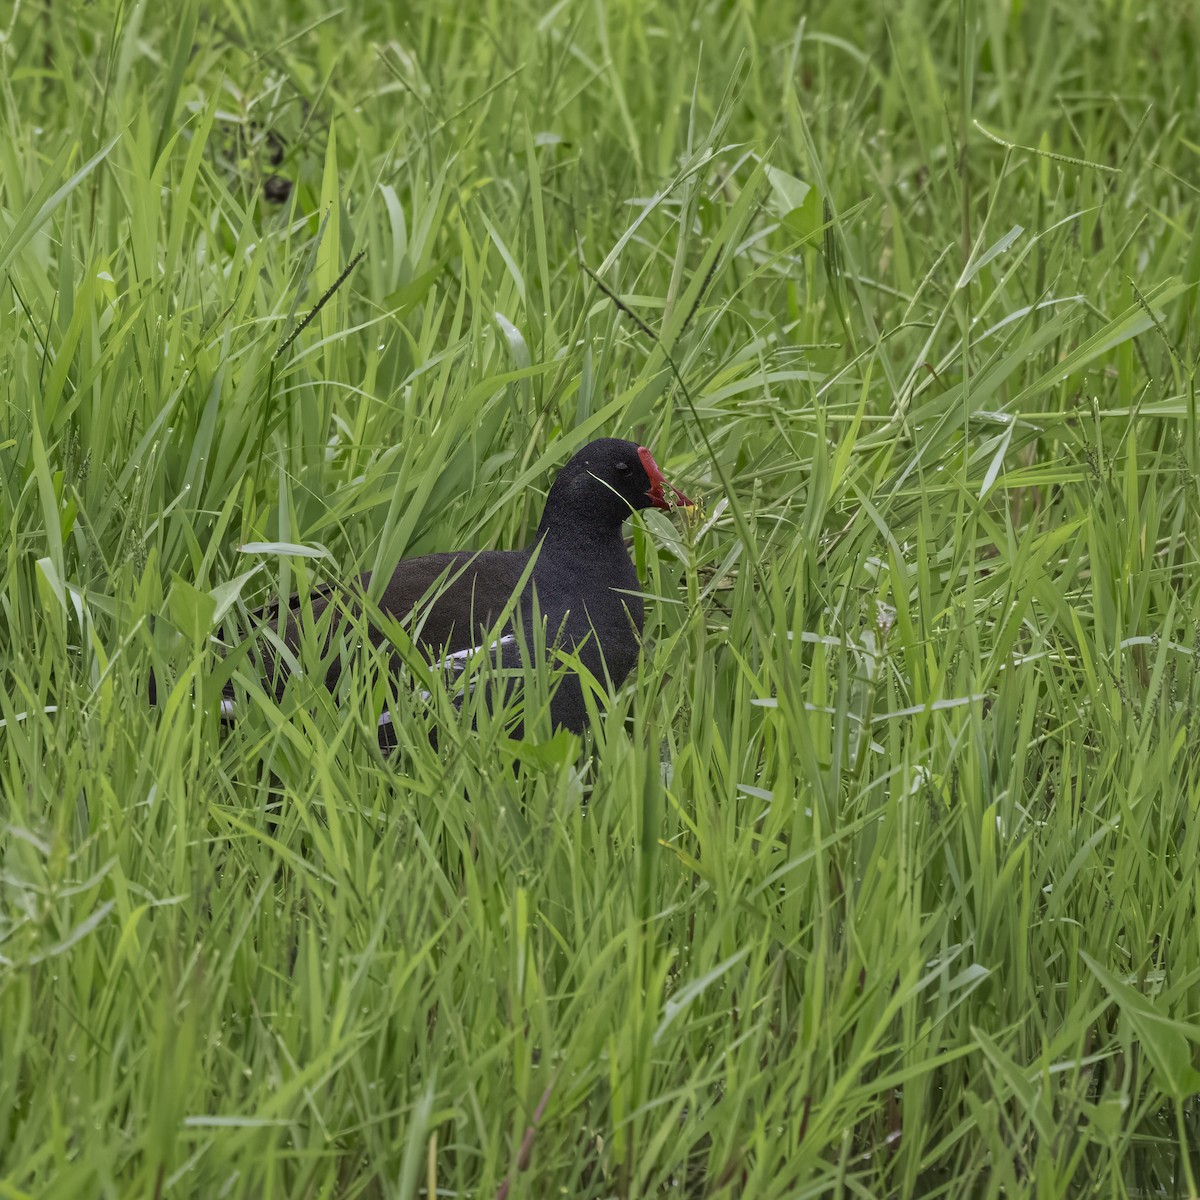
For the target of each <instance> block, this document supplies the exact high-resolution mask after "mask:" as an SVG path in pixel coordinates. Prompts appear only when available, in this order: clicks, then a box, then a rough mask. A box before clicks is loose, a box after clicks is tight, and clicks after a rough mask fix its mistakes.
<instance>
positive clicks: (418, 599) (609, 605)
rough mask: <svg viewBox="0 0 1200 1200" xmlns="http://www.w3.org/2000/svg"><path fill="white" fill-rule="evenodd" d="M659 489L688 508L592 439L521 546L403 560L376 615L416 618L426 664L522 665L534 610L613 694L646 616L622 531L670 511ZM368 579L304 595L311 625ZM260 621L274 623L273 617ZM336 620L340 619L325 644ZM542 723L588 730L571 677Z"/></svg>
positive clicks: (638, 457)
mask: <svg viewBox="0 0 1200 1200" xmlns="http://www.w3.org/2000/svg"><path fill="white" fill-rule="evenodd" d="M668 488H669V489H670V491H671V492H673V493H674V500H675V503H677V504H679V505H687V506H690V505H691V501H690V500H689V499H688V498H687V497H686V496H685V495H684V494H683V493H682V492H681V491H680V490H679V489H678V488H676V487H675V486H674V485H673V484H669V483H667V481H666V479H665V478H664V476H663V473H662V471H661V470H659V467H658V464H657V463H656V462H655V461H654V458H653V456H652V455H651V453H650V451H649V450H647V449H646V447H645V446H639V445H638V444H637V443H636V442H628V441H622V440H620V439H618V438H600V439H598V440H596V441H594V442H589V443H588V445H586V446H584V447H583V449H582V450H580V451H579V452H578V453H577V454H576V455H575V456H574V457H573V458H572V459H571V460H570V461H569V462H568V463H567V464H566V466H565V467H563V469H562V470H561V471H560V472H559V474H558V477H557V478H556V479H555V480H554V483H553V485H552V486H551V488H550V493H549V495H548V496H547V497H546V507H545V510H544V512H543V514H542V519H541V523H540V524H539V525H538V528H537V533H536V535H535V536H534V539H533V542H532V543H531V544H530V545H529V546H527V547H525V548H524V549H522V550H481V551H471V550H458V551H452V552H450V553H444V554H426V555H423V556H421V557H420V558H410V559H404V560H403V561H401V562H400V563H399V564H398V565H397V567H396V569H395V571H394V572H393V573H392V577H391V579H390V580H389V581H388V584H387V586H386V587H385V588H384V589H383V592H382V594H381V595H380V596H379V601H378V608H379V610H380V611H381V612H382V613H383V614H385V615H387V616H389V617H393V618H396V619H398V620H400V621H405V620H406V618H409V617H410V616H414V615H415V618H416V619H415V621H414V622H413V625H414V630H413V636H414V639H415V641H416V643H417V645H418V646H419V648H420V649H421V651H422V653H423V654H424V655H425V657H426V658H427V659H428V660H429V661H430V662H431V663H434V664H439V665H441V666H443V667H447V668H453V667H456V666H457V667H458V668H459V669H461V667H462V664H463V663H464V661H465V660H466V659H467V658H468V657H470V656H471V655H472V654H474V653H475V652H476V650H478V649H480V648H481V647H483V646H484V645H486V646H487V647H488V649H489V651H490V652H491V653H492V657H493V660H494V661H495V662H497V663H498V664H500V665H501V666H505V667H508V666H516V665H519V663H520V656H519V655H520V647H521V646H522V645H524V646H526V647H530V648H532V647H533V646H534V645H535V644H536V643H537V639H536V638H535V635H534V626H533V622H534V614H535V611H536V613H537V614H538V615H539V616H540V617H541V619H542V620H543V621H544V623H545V629H546V633H545V644H546V645H547V647H556V648H558V649H560V650H563V651H568V652H571V653H573V654H575V655H577V656H578V658H579V661H580V662H581V663H582V664H583V665H584V666H585V667H586V668H587V669H588V671H590V672H591V674H592V675H594V676H595V677H596V679H597V680H599V681H601V682H603V681H604V680H605V679H606V678H607V679H608V680H610V681H611V682H612V684H613V686H619V685H620V684H621V683H622V682H623V681H624V679H625V678H626V676H627V675H628V674H629V672H630V671H631V670H632V668H633V666H634V664H635V663H636V662H637V657H638V653H639V650H640V648H641V632H642V624H643V619H644V612H643V605H642V599H641V596H640V595H638V587H639V585H638V577H637V571H636V570H635V568H634V565H633V563H632V562H631V561H630V558H629V552H628V551H627V550H626V548H625V540H624V538H623V536H622V533H621V527H622V525H623V524H624V522H625V519H626V518H627V517H628V516H629V514H630V513H631V512H633V511H636V510H638V509H644V508H661V509H670V507H671V503H672V501H671V498H669V497H668V495H667V489H668ZM531 559H532V560H533V562H532V568H531V567H530V560H531ZM522 580H524V585H523V586H522ZM370 582H371V575H370V573H369V572H368V573H367V574H364V575H361V576H359V577H358V578H357V580H355V581H353V582H352V583H351V584H350V585H348V586H346V587H336V586H335V587H333V588H327V589H324V591H323V592H322V593H321V594H319V595H317V596H314V597H313V598H312V599H311V604H312V610H313V615H314V617H320V615H321V614H322V613H323V612H324V611H325V610H326V608H327V607H328V606H329V605H330V604H334V603H337V604H339V605H340V606H341V607H342V608H343V610H344V611H345V610H349V611H350V612H356V611H358V604H357V603H356V599H355V597H356V596H362V595H363V594H365V593H366V592H367V590H368V588H369V585H370ZM518 588H520V595H519V597H518V598H517V600H516V603H515V605H514V606H513V607H512V609H511V616H510V619H509V620H508V622H507V623H506V624H505V626H504V627H503V628H502V629H501V630H499V631H498V634H497V632H495V631H494V630H493V627H494V626H495V624H496V622H497V621H498V620H499V619H500V618H501V617H502V616H503V614H504V612H505V609H506V607H507V606H509V604H510V601H512V600H513V596H514V593H515V592H516V591H517V589H518ZM535 598H536V602H535ZM299 611H300V601H299V598H297V597H293V598H292V600H291V602H290V604H289V612H288V615H287V617H286V619H285V621H284V623H283V626H282V628H281V630H280V632H281V634H282V636H283V641H284V644H285V645H286V646H287V647H288V649H289V650H290V651H292V652H294V651H295V650H296V648H297V645H298V642H299V624H298V615H299ZM263 616H264V617H265V618H266V619H267V620H272V613H271V611H270V609H268V610H264V613H263ZM336 624H337V614H335V617H334V620H333V621H332V622H331V626H332V628H331V629H330V632H329V635H328V636H329V637H330V638H332V637H333V634H334V630H335V628H336ZM518 625H519V630H518ZM489 634H490V640H489ZM370 637H371V640H372V641H373V642H374V643H376V644H380V643H382V642H383V640H384V634H383V633H382V632H381V631H379V630H378V629H376V628H374V627H373V626H372V627H371V628H370ZM264 658H265V660H266V662H267V667H268V674H270V675H273V676H275V678H276V682H277V684H278V686H280V687H281V686H282V680H281V678H280V675H281V669H280V670H277V669H276V667H275V663H274V656H273V655H272V654H271V653H270V651H269V650H268V649H265V648H264ZM280 668H282V664H280ZM340 673H341V664H340V662H337V661H335V662H334V663H333V665H332V666H331V667H330V668H329V672H328V675H327V677H326V683H327V685H328V686H329V687H330V688H331V689H332V688H333V687H334V685H335V684H336V682H337V679H338V676H339V675H340ZM232 708H233V706H232V701H230V700H226V701H225V702H224V703H223V705H222V709H223V711H224V712H225V713H226V714H227V715H229V714H232ZM550 716H551V720H552V723H553V724H554V725H555V727H559V728H566V729H570V730H573V731H575V732H577V733H579V732H582V731H583V729H584V728H585V727H586V725H587V708H586V706H585V704H584V699H583V688H582V684H581V682H580V679H579V677H578V675H577V674H574V673H568V674H567V675H566V677H565V678H564V679H563V681H562V683H561V684H560V686H559V688H558V690H557V691H556V692H555V694H554V697H553V699H552V701H551V706H550ZM389 722H390V717H389V716H388V714H384V717H383V719H382V721H381V739H382V740H384V741H385V742H387V743H391V742H392V741H393V738H392V737H391V736H389V735H390V734H391V731H390V729H387V726H388V724H389Z"/></svg>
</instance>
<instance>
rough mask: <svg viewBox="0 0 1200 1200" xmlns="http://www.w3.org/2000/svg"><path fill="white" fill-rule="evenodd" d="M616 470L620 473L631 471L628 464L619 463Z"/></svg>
mask: <svg viewBox="0 0 1200 1200" xmlns="http://www.w3.org/2000/svg"><path fill="white" fill-rule="evenodd" d="M616 469H617V470H618V471H628V470H629V464H628V463H627V462H619V463H617V467H616Z"/></svg>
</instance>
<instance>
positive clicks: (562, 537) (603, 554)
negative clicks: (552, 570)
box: [533, 517, 632, 578]
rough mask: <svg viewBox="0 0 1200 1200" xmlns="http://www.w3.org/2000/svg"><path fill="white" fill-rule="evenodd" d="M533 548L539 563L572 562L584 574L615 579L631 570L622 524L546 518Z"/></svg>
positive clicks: (535, 538) (539, 527)
mask: <svg viewBox="0 0 1200 1200" xmlns="http://www.w3.org/2000/svg"><path fill="white" fill-rule="evenodd" d="M533 548H534V549H536V550H537V552H538V558H539V562H546V561H550V562H554V563H561V562H569V563H570V564H571V568H572V570H573V571H575V572H578V573H579V574H582V575H593V574H595V575H602V576H608V577H610V578H612V577H615V576H618V575H620V574H623V573H624V572H626V571H628V570H630V569H632V563H631V562H630V560H629V552H628V551H627V550H626V549H625V539H624V538H623V537H622V536H621V524H620V523H612V522H601V521H570V522H567V521H554V520H550V519H548V518H546V517H543V518H542V523H541V524H540V525H539V526H538V530H537V535H536V536H535V537H534V541H533Z"/></svg>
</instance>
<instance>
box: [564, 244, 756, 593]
mask: <svg viewBox="0 0 1200 1200" xmlns="http://www.w3.org/2000/svg"><path fill="white" fill-rule="evenodd" d="M576 253H577V254H578V256H579V265H580V266H581V267H582V268H583V270H584V272H585V273H586V274H587V276H588V278H590V279H591V280H592V281H593V282H594V283H595V284H596V286H597V287H598V288H599V289H600V290H601V291H602V292H603V293H604V294H605V295H606V296H607V297H608V298H609V299H610V300H611V301H612V302H613V303H614V304H615V305H616V306H617V309H618V311H620V312H623V313H625V314H626V315H627V316H629V317H630V318H632V320H633V321H634V323H635V324H636V325H637V327H638V328H639V329H640V330H641V331H642V332H643V333H644V334H645V335H646V336H647V337H648V338H649V339H650V340H651V342H653V344H654V345H656V346H657V347H658V348H659V350H661V351H662V356H663V358H664V359H665V360H666V363H667V366H669V367H670V368H671V374H672V375H674V376H675V382H676V383H678V384H679V390H680V392H681V393H682V394H683V399H684V402H685V403H686V404H687V406H688V411H689V412H690V413H691V414H692V420H693V421H694V422H695V425H696V432H697V433H699V434H700V440H701V441H702V442H703V443H704V449H705V450H706V451H707V453H708V459H709V462H710V463H712V467H713V470H714V471H716V473H717V478H718V479H719V480H720V482H721V487H722V488H723V489H724V491H725V494H726V495H727V496H728V497H729V500H730V505H731V508H732V511H733V517H734V521H735V523H736V524H737V526H738V532H739V533H740V534H741V535H742V541H743V543H744V545H745V547H746V549H747V550H748V551H749V553H750V569H751V570H752V571H753V572H754V577H755V578H756V579H757V580H758V586H759V587H760V588H761V589H762V590H763V591H764V592H765V591H766V586H767V585H766V580H765V579H764V578H763V573H762V566H761V564H760V563H759V561H758V555H757V554H756V553H755V552H754V544H753V539H752V538H751V536H750V526H749V525H748V524H747V523H746V520H745V517H744V516H743V515H742V512H741V510H740V509H739V508H738V506H737V504H735V503H734V502H733V484H732V482H731V481H730V479H729V476H728V475H727V474H726V471H725V468H724V467H723V466H722V465H721V460H720V459H719V458H718V457H717V452H716V449H715V448H714V447H713V444H712V442H711V441H710V440H709V437H708V431H707V430H706V429H705V428H704V422H703V421H701V420H700V414H699V412H698V411H697V410H696V403H695V401H694V400H693V399H692V393H691V392H690V391H689V390H688V386H687V384H686V383H684V381H683V376H682V375H681V374H680V372H679V368H678V367H677V366H676V365H675V358H674V356H673V355H672V354H671V352H670V350H668V349H667V347H666V346H664V345H663V343H662V340H661V339H660V338H659V336H658V334H657V333H655V332H654V330H653V329H651V328H650V326H649V325H647V324H646V322H645V321H643V320H642V319H641V318H640V317H639V316H638V315H637V314H636V313H634V312H630V310H629V307H628V305H626V304H625V303H624V301H622V300H621V299H620V297H619V296H617V295H615V294H614V293H613V291H612V289H611V288H610V287H608V286H607V284H605V283H604V281H603V280H602V279H601V278H600V277H599V276H598V275H597V274H596V272H595V271H593V270H592V269H591V267H589V266H588V265H587V263H586V262H585V261H584V259H583V247H582V245H580V243H579V240H578V238H576ZM720 257H721V256H720V254H717V255H716V256H715V260H716V261H719V260H720ZM712 275H713V272H712V271H711V270H710V271H709V272H708V273H707V274H706V276H705V279H704V285H703V287H702V288H701V289H700V291H701V294H702V295H703V292H704V288H706V287H707V286H708V284H709V282H710V280H711V279H712ZM690 315H691V314H689V317H690Z"/></svg>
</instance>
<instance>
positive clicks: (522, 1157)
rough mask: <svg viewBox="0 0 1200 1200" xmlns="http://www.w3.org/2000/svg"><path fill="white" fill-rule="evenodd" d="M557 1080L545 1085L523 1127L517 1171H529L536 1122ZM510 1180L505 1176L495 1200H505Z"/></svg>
mask: <svg viewBox="0 0 1200 1200" xmlns="http://www.w3.org/2000/svg"><path fill="white" fill-rule="evenodd" d="M557 1078H558V1076H557V1075H556V1076H555V1078H554V1079H552V1080H550V1082H549V1083H548V1084H546V1090H545V1091H544V1092H543V1093H542V1098H541V1100H539V1101H538V1106H537V1108H535V1109H534V1111H533V1117H532V1118H531V1119H530V1122H529V1124H528V1125H527V1126H526V1127H525V1136H524V1137H523V1138H522V1139H521V1149H520V1150H519V1151H518V1152H517V1170H518V1171H527V1170H529V1159H530V1155H531V1154H532V1153H533V1136H534V1134H535V1133H536V1132H537V1127H538V1122H539V1121H541V1119H542V1116H543V1114H544V1113H545V1111H546V1105H547V1103H548V1102H549V1100H550V1093H551V1092H552V1091H554V1083H555V1080H556V1079H557ZM510 1178H511V1176H510V1175H505V1177H504V1180H503V1182H502V1183H501V1184H500V1190H499V1191H498V1192H497V1193H496V1200H507V1198H508V1189H509V1186H510V1184H509V1180H510Z"/></svg>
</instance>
